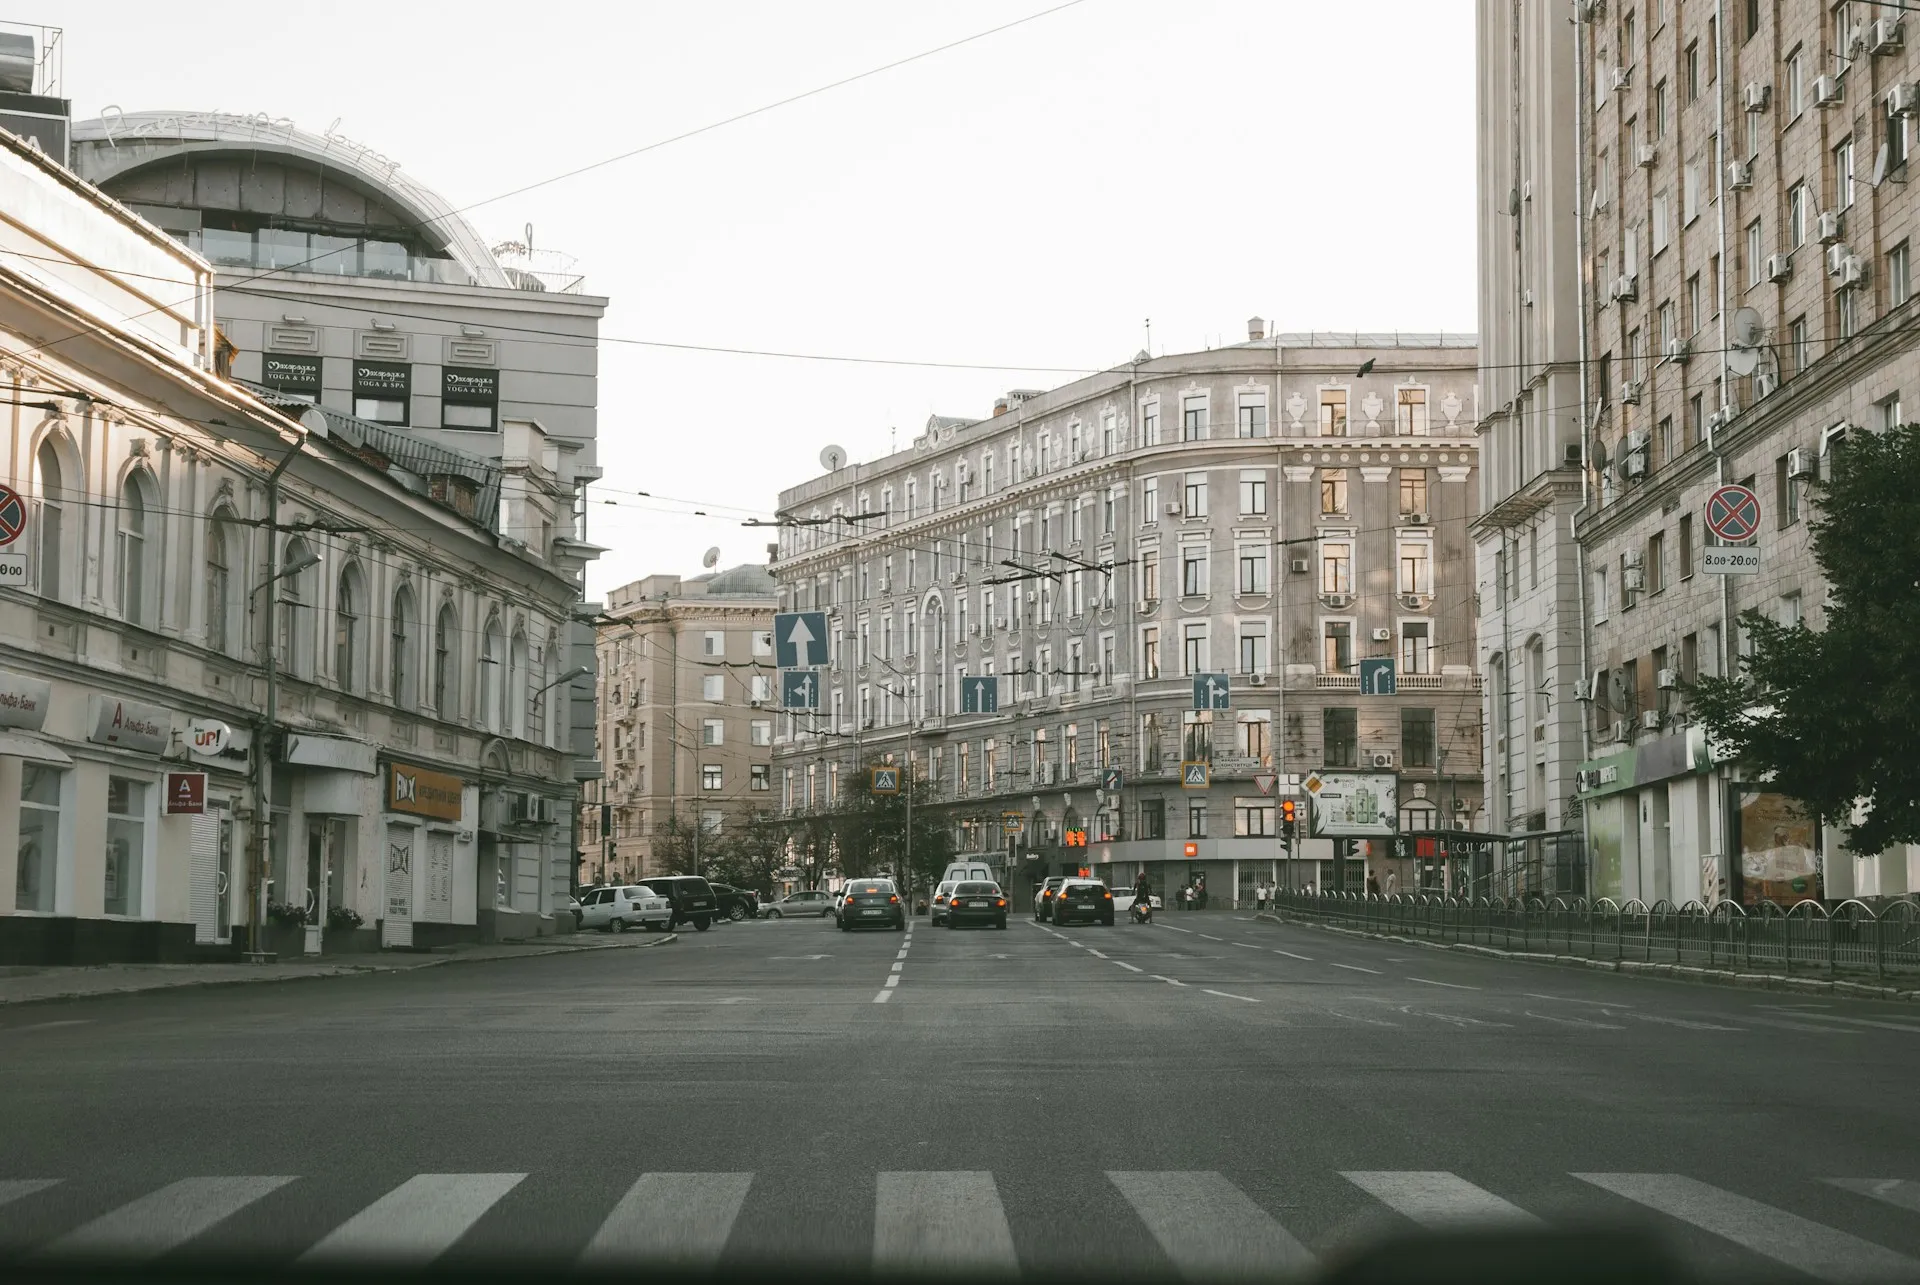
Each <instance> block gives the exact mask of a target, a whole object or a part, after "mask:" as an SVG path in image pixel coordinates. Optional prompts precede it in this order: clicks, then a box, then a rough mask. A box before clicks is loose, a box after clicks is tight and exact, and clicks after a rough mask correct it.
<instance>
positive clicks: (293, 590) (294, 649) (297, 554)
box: [273, 536, 313, 678]
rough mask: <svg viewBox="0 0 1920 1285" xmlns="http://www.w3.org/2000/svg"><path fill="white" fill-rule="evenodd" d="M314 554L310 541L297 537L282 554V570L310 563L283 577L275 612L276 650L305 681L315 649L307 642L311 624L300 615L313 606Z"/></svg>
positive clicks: (283, 664) (285, 664)
mask: <svg viewBox="0 0 1920 1285" xmlns="http://www.w3.org/2000/svg"><path fill="white" fill-rule="evenodd" d="M312 562H313V551H312V550H311V549H309V548H308V547H307V542H306V541H305V540H302V539H301V538H300V537H298V536H295V537H294V538H293V539H291V540H288V541H287V544H286V548H285V549H284V550H283V551H282V552H281V554H280V570H281V572H282V573H284V572H285V571H286V569H287V568H288V567H297V566H300V565H301V564H302V563H306V564H308V565H307V566H306V568H305V569H304V570H301V571H296V572H294V573H293V574H292V575H286V574H282V575H281V577H280V580H279V582H278V584H277V585H276V586H275V595H274V597H275V602H276V604H277V606H278V608H279V609H278V610H277V611H275V612H274V617H273V618H274V640H273V645H274V651H275V652H276V653H277V654H278V655H279V657H280V665H281V667H282V668H283V669H285V670H286V672H287V673H288V674H290V675H292V676H294V677H296V678H304V677H306V676H307V674H308V672H309V661H310V660H311V656H312V647H311V646H310V645H309V644H308V642H307V639H306V633H307V629H306V626H307V621H306V619H305V618H304V617H303V616H302V615H301V614H300V613H301V612H302V611H303V610H304V609H306V608H307V607H310V606H311V605H312V601H313V595H312V589H311V585H310V583H309V578H310V577H311V576H312V575H313V566H312Z"/></svg>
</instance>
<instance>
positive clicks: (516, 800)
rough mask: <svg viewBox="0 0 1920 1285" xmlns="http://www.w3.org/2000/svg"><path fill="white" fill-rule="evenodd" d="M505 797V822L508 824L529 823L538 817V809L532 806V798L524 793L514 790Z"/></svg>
mask: <svg viewBox="0 0 1920 1285" xmlns="http://www.w3.org/2000/svg"><path fill="white" fill-rule="evenodd" d="M506 797H507V820H508V821H509V822H514V823H523V822H527V821H531V820H533V819H534V818H535V817H537V816H538V815H539V811H538V809H537V808H536V807H535V806H534V799H533V796H532V795H530V794H528V793H526V792H525V791H522V790H514V791H512V792H510V793H509V794H508V795H507V796H506Z"/></svg>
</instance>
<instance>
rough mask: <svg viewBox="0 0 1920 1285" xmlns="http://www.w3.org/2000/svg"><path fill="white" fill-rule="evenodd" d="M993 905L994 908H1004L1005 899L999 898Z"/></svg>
mask: <svg viewBox="0 0 1920 1285" xmlns="http://www.w3.org/2000/svg"><path fill="white" fill-rule="evenodd" d="M993 904H994V905H996V906H1004V905H1006V904H1007V899H1006V898H1005V897H1002V898H1000V900H998V901H996V902H994V903H993Z"/></svg>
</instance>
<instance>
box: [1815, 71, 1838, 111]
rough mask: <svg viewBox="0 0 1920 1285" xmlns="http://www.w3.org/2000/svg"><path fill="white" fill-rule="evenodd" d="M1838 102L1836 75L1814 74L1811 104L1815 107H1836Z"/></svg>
mask: <svg viewBox="0 0 1920 1285" xmlns="http://www.w3.org/2000/svg"><path fill="white" fill-rule="evenodd" d="M1839 103H1840V78H1839V77H1838V76H1815V77H1814V78H1813V105H1814V106H1815V107H1836V106H1838V105H1839Z"/></svg>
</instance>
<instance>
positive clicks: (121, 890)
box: [101, 776, 149, 917]
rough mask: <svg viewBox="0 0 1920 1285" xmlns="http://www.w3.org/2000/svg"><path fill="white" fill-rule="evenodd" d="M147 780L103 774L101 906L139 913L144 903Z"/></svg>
mask: <svg viewBox="0 0 1920 1285" xmlns="http://www.w3.org/2000/svg"><path fill="white" fill-rule="evenodd" d="M148 788H149V787H148V783H147V782H145V781H135V780H132V779H130V778H128V777H124V776H110V777H108V778H107V854H106V869H105V872H104V885H103V889H102V891H103V894H104V897H105V900H104V902H103V904H102V906H101V909H102V910H103V911H104V912H105V913H107V914H109V915H128V916H135V917H137V916H140V915H142V914H144V913H145V907H146V871H147V790H148Z"/></svg>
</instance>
